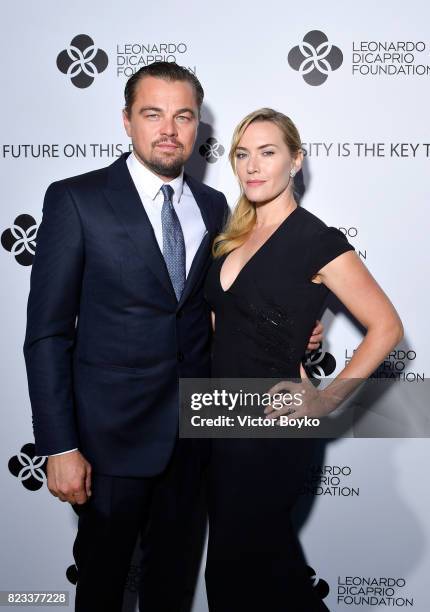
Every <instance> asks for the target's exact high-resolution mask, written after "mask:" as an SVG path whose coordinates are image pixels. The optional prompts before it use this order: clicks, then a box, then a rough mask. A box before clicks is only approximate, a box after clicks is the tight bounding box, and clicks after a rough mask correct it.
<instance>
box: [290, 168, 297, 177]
mask: <svg viewBox="0 0 430 612" xmlns="http://www.w3.org/2000/svg"><path fill="white" fill-rule="evenodd" d="M295 175H296V171H295V170H294V169H291V170H290V176H291V178H293V177H294V176H295Z"/></svg>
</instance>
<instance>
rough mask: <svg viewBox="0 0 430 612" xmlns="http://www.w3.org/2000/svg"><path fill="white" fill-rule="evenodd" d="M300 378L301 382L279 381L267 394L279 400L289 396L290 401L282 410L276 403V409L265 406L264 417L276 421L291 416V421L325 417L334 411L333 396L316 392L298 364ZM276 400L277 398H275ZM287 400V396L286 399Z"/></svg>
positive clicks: (335, 405)
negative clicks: (281, 417) (283, 416)
mask: <svg viewBox="0 0 430 612" xmlns="http://www.w3.org/2000/svg"><path fill="white" fill-rule="evenodd" d="M300 376H301V379H302V381H301V382H300V383H297V382H289V381H288V380H284V381H281V382H279V383H277V384H276V385H274V386H273V387H272V388H271V389H270V390H269V391H268V393H270V395H271V396H272V398H273V397H274V396H276V394H279V399H280V398H281V396H282V395H284V394H291V396H292V398H291V401H289V402H288V404H289V405H285V406H284V407H282V408H278V404H279V403H280V402H278V401H276V402H275V404H276V407H274V406H273V405H270V406H267V407H266V408H265V410H264V414H265V415H266V417H268V418H271V419H275V420H276V419H277V418H278V417H280V416H281V415H286V416H291V418H293V419H298V418H301V417H305V416H307V417H309V418H320V417H324V416H327V415H328V414H330V412H332V411H333V410H335V409H336V408H337V406H338V403H337V402H336V401H334V400H335V398H334V397H333V396H328V395H326V394H325V393H324V391H318V390H317V389H316V388H315V387H314V385H313V384H312V382H311V381H310V379H309V377H308V375H307V374H306V370H305V368H304V367H303V366H302V364H300ZM275 399H276V400H277V398H275ZM287 399H289V396H288V398H287Z"/></svg>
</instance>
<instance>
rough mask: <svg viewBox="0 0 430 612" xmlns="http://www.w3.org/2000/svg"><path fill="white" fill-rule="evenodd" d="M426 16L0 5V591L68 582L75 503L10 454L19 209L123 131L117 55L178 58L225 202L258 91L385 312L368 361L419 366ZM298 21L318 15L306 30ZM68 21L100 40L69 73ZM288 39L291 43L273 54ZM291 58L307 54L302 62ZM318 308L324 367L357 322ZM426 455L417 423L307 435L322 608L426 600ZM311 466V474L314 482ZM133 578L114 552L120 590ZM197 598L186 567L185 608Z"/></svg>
mask: <svg viewBox="0 0 430 612" xmlns="http://www.w3.org/2000/svg"><path fill="white" fill-rule="evenodd" d="M429 18H430V8H429V7H428V3H425V2H424V0H421V1H419V2H418V1H417V2H414V3H409V4H408V3H404V2H397V1H396V2H393V1H392V0H391V1H390V2H388V0H383V1H381V2H379V3H376V2H371V1H369V0H362V1H361V2H360V3H354V5H350V6H347V5H346V4H345V3H341V2H330V1H328V2H325V3H321V2H317V1H316V0H308V2H306V3H304V4H302V5H300V4H291V3H290V4H286V3H285V2H280V1H276V0H266V1H265V2H264V3H261V4H260V3H232V2H228V1H227V0H218V2H216V3H213V4H211V3H205V4H202V3H201V2H196V1H195V0H192V1H188V2H187V3H186V4H182V5H181V4H180V3H174V2H166V1H165V2H163V3H159V4H151V5H148V4H145V3H142V2H138V1H137V0H125V1H124V2H122V3H114V2H112V3H107V2H102V1H101V0H96V1H93V2H91V3H89V2H83V1H82V0H79V1H77V2H73V3H58V2H54V1H53V0H45V1H44V2H42V3H23V2H17V3H15V4H11V3H9V4H8V6H7V9H6V8H4V9H3V11H2V30H3V32H2V37H1V39H0V45H1V54H0V57H1V62H2V67H1V73H2V74H3V87H2V96H1V99H0V108H1V124H2V125H1V142H0V146H1V148H0V168H1V184H2V206H1V208H0V230H1V233H2V245H3V246H2V248H1V251H0V266H1V273H2V282H3V299H2V303H1V309H2V314H1V317H2V321H3V325H2V343H1V351H2V360H3V363H2V385H1V401H2V413H3V423H2V429H1V433H0V439H1V451H0V453H1V465H2V466H3V467H2V469H1V470H0V481H1V490H2V500H3V501H2V507H1V522H0V526H1V527H0V528H1V537H2V540H1V548H0V555H1V567H2V569H1V579H0V590H14V589H18V590H26V591H31V590H69V591H70V597H71V603H70V609H73V598H74V585H73V580H74V568H73V556H72V544H73V540H74V536H75V530H76V516H75V515H74V512H73V511H72V509H71V508H70V506H68V505H65V504H64V505H63V504H60V503H59V502H58V500H56V499H55V498H53V497H52V496H51V495H50V494H49V492H48V491H47V488H46V485H45V484H44V482H43V467H44V465H45V464H44V462H43V460H37V459H34V449H32V447H31V445H30V446H26V447H25V448H24V451H23V452H22V453H20V451H21V449H22V447H23V446H24V445H27V444H30V443H31V442H32V441H33V438H32V428H31V416H30V405H29V399H28V394H27V382H26V375H25V368H24V360H23V355H22V344H23V339H24V332H25V309H26V301H27V295H28V289H29V276H30V271H31V265H28V264H31V258H32V250H34V243H32V238H34V231H35V230H34V229H33V230H32V229H31V226H32V225H36V226H37V225H38V224H39V223H40V220H41V209H42V201H43V195H44V192H45V190H46V188H47V186H48V184H49V183H51V182H52V181H54V180H57V179H61V178H64V177H66V176H72V175H75V174H79V173H82V172H86V171H89V170H92V169H96V168H99V167H102V166H104V165H107V164H109V163H111V162H112V161H114V159H115V155H117V154H119V153H120V152H121V150H123V151H125V150H127V149H128V140H127V138H126V135H125V133H124V132H123V127H122V122H121V108H122V104H123V88H124V84H125V78H126V77H125V76H124V74H123V73H124V70H125V69H127V70H130V69H132V68H130V66H131V65H132V63H133V62H139V61H141V62H145V63H146V62H151V61H153V60H154V59H157V58H156V57H155V56H160V55H161V56H163V57H162V58H159V59H168V60H173V59H175V60H176V61H177V62H178V63H180V64H182V65H185V66H187V67H189V68H190V69H192V70H194V71H195V72H196V74H197V75H198V77H199V79H200V80H201V82H202V84H203V86H204V89H205V93H206V102H205V106H204V109H203V124H204V125H203V126H202V130H201V133H200V136H199V140H198V143H197V146H196V151H195V156H194V160H193V162H192V164H191V171H194V172H195V173H196V175H197V177H198V178H200V179H203V180H204V181H205V182H207V183H208V184H210V185H212V186H214V187H216V188H218V189H221V190H223V191H224V192H225V194H226V196H227V198H228V200H229V202H230V203H231V204H233V203H234V202H235V198H236V196H237V187H236V183H235V179H234V177H233V175H232V173H231V170H230V167H229V164H228V160H227V152H228V147H229V143H230V138H231V134H232V131H233V128H234V126H235V124H236V123H237V122H238V121H239V120H240V119H241V118H242V117H243V116H244V115H245V114H246V113H248V112H250V111H251V110H254V109H256V108H258V107H260V106H272V107H274V108H276V109H279V110H282V111H283V112H285V113H287V114H288V115H290V116H291V117H292V118H293V120H294V121H295V122H296V124H297V126H298V128H299V130H300V132H301V136H302V140H303V142H304V143H305V149H306V151H307V156H306V163H305V168H304V173H303V174H304V183H305V186H306V193H305V196H304V198H303V202H302V204H303V206H305V207H306V208H307V209H308V210H310V211H312V212H313V213H315V214H316V215H318V216H319V217H321V218H322V219H323V220H324V221H325V222H326V223H328V224H329V225H335V226H336V227H339V228H341V229H342V230H343V231H344V232H345V233H347V235H348V238H349V240H350V241H351V243H352V244H353V245H354V246H355V247H356V249H357V251H358V252H359V253H360V256H361V257H362V259H363V260H364V261H365V263H366V265H367V266H368V267H369V269H370V270H371V272H372V273H373V274H374V276H375V277H376V278H377V279H378V281H379V282H380V284H381V285H382V286H383V288H384V289H385V291H386V292H387V293H388V295H389V296H390V298H391V299H392V301H393V302H394V304H395V306H396V307H397V309H398V311H399V313H400V316H401V317H402V319H403V322H404V326H405V331H406V334H405V338H404V340H403V342H402V344H401V346H400V347H399V351H397V352H394V353H393V354H392V355H391V356H390V357H389V359H387V361H386V362H385V364H384V371H383V375H388V376H390V375H395V376H398V377H399V379H402V378H406V379H407V380H408V382H401V384H402V385H417V384H420V383H422V379H423V378H424V377H425V376H426V372H427V370H428V368H429V358H428V344H429V333H428V325H427V310H428V300H426V292H425V285H426V280H427V279H426V271H427V268H428V263H429V261H428V248H427V228H428V216H429V213H428V188H429V182H430V181H429V178H428V177H429V173H428V164H429V155H430V144H429V143H430V129H429V123H428V120H427V116H428V99H429V78H430V77H429V72H430V68H429V64H430V56H429V51H430V36H429V30H428V22H429ZM315 30H316V31H318V32H320V34H318V33H317V34H310V35H309V34H308V33H310V32H313V31H315ZM321 33H322V34H321ZM77 35H86V36H89V37H91V39H92V40H93V41H94V45H95V47H96V48H100V49H102V50H104V52H105V53H106V54H107V58H108V65H107V67H105V66H104V65H103V58H104V56H103V54H100V53H99V54H98V55H96V56H95V57H94V59H93V60H91V50H89V51H88V53H87V55H85V56H84V59H83V60H82V62H81V63H79V62H75V64H74V68H73V70H76V76H77V78H78V84H79V79H82V75H83V74H84V73H85V70H86V71H89V70H90V69H91V66H90V65H89V62H90V61H93V64H92V65H94V66H95V75H94V76H95V78H94V80H93V82H91V84H89V85H88V86H87V87H78V86H76V85H75V84H74V83H73V82H72V81H71V78H70V76H68V75H67V74H64V73H63V72H61V70H60V68H61V67H62V66H63V70H66V68H65V67H64V62H63V64H61V59H60V60H59V67H58V66H57V56H58V55H59V54H60V53H61V52H62V51H63V50H67V49H68V48H69V47H70V43H71V41H72V39H74V38H75V37H76V36H77ZM307 35H308V36H307ZM324 35H325V36H326V38H327V39H328V43H327V44H324V42H323V41H324V38H323V37H324ZM305 37H306V39H305V40H307V41H310V42H309V44H305V45H303V44H302V41H303V39H304V38H305ZM79 41H80V42H82V45H83V46H84V47H88V45H89V44H90V42H89V41H88V39H87V38H81V39H78V43H79ZM75 43H76V41H75ZM320 43H322V44H320ZM390 43H392V44H390ZM297 45H301V51H300V48H299V50H295V51H294V52H292V54H291V55H290V56H289V53H290V51H291V49H293V48H294V47H296V46H297ZM312 45H313V47H314V49H312ZM318 45H320V46H318ZM381 45H383V47H385V50H384V49H382V50H381V51H379V53H380V54H382V55H380V56H379V58H378V57H376V50H377V49H381ZM315 47H316V48H315ZM333 48H337V50H336V49H335V50H334V51H333ZM330 49H331V50H332V51H331V52H330ZM339 50H340V51H339ZM384 53H385V54H388V55H384ZM393 53H394V55H393ZM66 56H67V53H63V54H62V55H61V56H60V58H62V59H63V60H64V58H65V57H66ZM166 56H167V57H166ZM289 57H290V62H289V61H288V58H289ZM306 58H307V59H306ZM75 59H76V56H75ZM72 61H73V60H69V64H71V63H72ZM339 64H340V65H339ZM141 65H143V64H142V63H141V64H138V67H140V66H141ZM388 66H390V67H388ZM66 67H67V66H66ZM306 67H308V68H310V69H311V70H312V69H313V70H314V71H313V72H311V73H310V74H308V75H306V74H304V73H303V71H304V70H305V69H306ZM102 68H103V70H102ZM97 70H100V73H99V72H98V71H97ZM324 73H327V74H326V76H327V78H326V80H325V82H323V83H321V84H309V83H308V82H306V80H305V77H306V78H307V80H309V79H312V81H311V82H312V83H316V81H318V82H319V81H321V80H322V79H323V78H324V77H322V76H321V75H323V74H324ZM89 80H90V81H91V80H92V79H89ZM81 84H82V83H81ZM84 84H88V83H84ZM208 138H213V139H215V140H209V141H208V140H207V139H208ZM24 145H27V146H24ZM42 145H45V146H44V147H43V146H42ZM199 150H200V152H199ZM21 215H29V216H30V217H32V218H33V219H31V218H29V217H28V216H25V217H22V216H21ZM17 218H18V219H17ZM15 220H16V222H15ZM12 226H14V227H12ZM11 228H12V229H11ZM20 251H22V252H20ZM333 310H335V309H333ZM323 321H324V323H325V324H326V334H327V341H326V343H325V346H324V352H323V354H322V355H321V356H320V357H321V358H320V363H319V364H316V366H315V371H316V372H317V373H318V372H319V374H320V375H330V374H332V373H333V372H334V373H336V372H337V371H339V369H340V368H341V367H342V366H343V365H344V363H345V360H346V359H348V358H349V357H350V356H351V354H352V351H353V350H354V348H355V347H356V346H357V345H358V343H359V342H360V339H361V335H360V331H359V330H358V328H357V327H356V326H355V325H354V324H353V322H351V321H350V320H349V319H347V318H346V317H345V316H344V315H342V314H338V315H337V316H336V318H334V316H333V312H332V310H330V309H328V310H327V311H326V313H325V315H324V319H323ZM422 384H424V383H422ZM32 450H33V453H32ZM429 458H430V449H429V445H428V441H427V439H414V438H410V439H407V438H403V439H400V438H399V439H385V440H382V439H342V440H338V441H336V442H333V443H331V444H329V445H328V447H327V448H326V449H325V454H324V456H323V458H322V461H321V465H319V466H315V472H314V473H313V474H310V480H309V487H308V488H307V489H306V491H304V495H303V503H304V504H306V503H309V502H312V504H311V505H312V507H311V511H310V513H309V515H308V517H307V520H306V522H305V524H304V526H303V528H302V529H301V540H302V543H303V546H304V549H305V552H306V555H307V558H308V561H309V565H310V566H311V568H312V570H313V576H314V578H313V580H314V587H315V588H316V589H318V592H319V593H320V595H321V597H323V598H324V601H325V602H326V605H327V606H328V607H329V608H330V610H335V611H344V610H350V609H354V610H360V611H362V610H370V609H375V610H379V609H381V610H382V609H385V608H386V607H393V608H400V607H410V608H414V609H415V610H417V611H418V612H425V611H427V610H429V609H430V591H429V589H428V572H429V570H430V542H429V536H430V522H429V518H428V508H429V501H430V499H429V498H430V495H429V489H428V486H426V483H428V476H427V465H428V461H429ZM318 472H322V473H323V476H324V478H325V480H323V484H322V485H321V486H320V487H319V488H318V487H315V484H317V483H316V480H315V477H316V474H317V473H318ZM339 472H341V474H340V476H339V475H338V473H339ZM384 579H385V581H384ZM381 581H382V582H381ZM369 583H370V584H372V585H373V586H375V585H376V586H380V590H379V593H378V592H376V593H374V594H373V597H374V599H371V598H370V595H367V596H361V595H360V594H359V587H360V586H363V584H364V585H365V587H366V586H367V585H368V584H369ZM134 585H135V583H134V574H133V568H132V570H131V573H130V579H129V583H128V589H127V591H128V595H129V596H132V594H133V591H134V588H135V587H134ZM381 585H382V586H381ZM392 585H393V586H392ZM352 586H355V587H356V590H355V591H353V590H351V587H352ZM354 593H357V595H355V597H356V598H355V599H354V596H353V594H354ZM5 609H9V607H7V608H5ZM10 609H12V608H10ZM40 609H45V608H40ZM46 609H48V608H47V607H46ZM206 610H207V605H206V601H205V594H204V588H203V583H202V581H201V580H200V583H199V587H198V592H197V595H196V602H195V606H194V612H205V611H206ZM269 612H270V611H269Z"/></svg>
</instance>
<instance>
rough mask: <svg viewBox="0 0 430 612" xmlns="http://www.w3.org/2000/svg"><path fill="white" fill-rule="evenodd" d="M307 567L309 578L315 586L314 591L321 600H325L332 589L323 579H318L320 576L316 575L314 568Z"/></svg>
mask: <svg viewBox="0 0 430 612" xmlns="http://www.w3.org/2000/svg"><path fill="white" fill-rule="evenodd" d="M307 567H308V576H309V578H310V579H311V581H312V586H313V589H314V591H315V592H316V594H317V595H318V597H319V598H320V599H324V598H325V597H327V595H328V594H329V592H330V587H329V585H328V582H326V581H325V580H323V579H322V578H318V576H317V575H316V573H315V570H314V569H313V568H312V567H310V566H309V565H308V566H307Z"/></svg>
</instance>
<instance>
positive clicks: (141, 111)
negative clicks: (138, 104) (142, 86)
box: [139, 106, 163, 113]
mask: <svg viewBox="0 0 430 612" xmlns="http://www.w3.org/2000/svg"><path fill="white" fill-rule="evenodd" d="M146 111H156V112H157V113H162V112H163V109H162V108H158V107H157V106H142V108H141V109H139V113H145V112H146Z"/></svg>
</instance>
